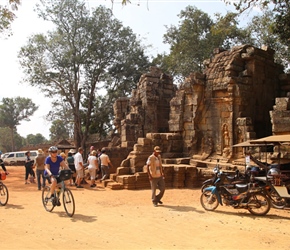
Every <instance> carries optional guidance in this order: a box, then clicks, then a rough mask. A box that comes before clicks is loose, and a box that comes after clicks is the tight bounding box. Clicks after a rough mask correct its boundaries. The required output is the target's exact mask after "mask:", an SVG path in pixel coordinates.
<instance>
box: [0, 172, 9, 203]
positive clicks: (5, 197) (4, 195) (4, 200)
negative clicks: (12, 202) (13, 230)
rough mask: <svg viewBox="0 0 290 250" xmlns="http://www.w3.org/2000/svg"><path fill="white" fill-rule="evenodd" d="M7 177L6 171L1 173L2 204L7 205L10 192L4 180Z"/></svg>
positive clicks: (0, 194)
mask: <svg viewBox="0 0 290 250" xmlns="http://www.w3.org/2000/svg"><path fill="white" fill-rule="evenodd" d="M5 179H6V173H3V172H2V173H0V205H1V206H5V205H6V204H7V202H8V198H9V193H8V188H7V187H6V185H5V184H4V183H3V182H2V181H3V180H5Z"/></svg>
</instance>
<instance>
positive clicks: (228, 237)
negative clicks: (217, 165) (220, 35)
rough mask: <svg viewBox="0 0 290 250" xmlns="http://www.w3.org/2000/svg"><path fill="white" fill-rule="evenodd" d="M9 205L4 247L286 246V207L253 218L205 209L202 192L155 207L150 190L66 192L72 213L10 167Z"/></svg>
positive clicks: (3, 221)
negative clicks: (46, 200) (46, 201)
mask: <svg viewBox="0 0 290 250" xmlns="http://www.w3.org/2000/svg"><path fill="white" fill-rule="evenodd" d="M8 170H9V172H10V175H9V176H7V179H6V180H5V181H4V182H5V184H6V185H7V187H8V189H9V195H10V197H9V201H8V204H7V205H6V206H4V207H0V213H1V217H0V225H1V243H0V248H1V249H62V250H63V249H82V250H83V249H126V250H128V249H210V250H211V249H251V250H258V249H290V240H289V239H290V237H289V221H290V211H289V210H276V209H271V210H270V212H269V213H268V215H266V216H263V217H257V216H253V215H251V214H250V213H249V212H248V211H246V210H235V209H233V208H231V207H222V206H219V207H218V208H217V210H216V211H214V212H207V211H205V210H204V209H203V208H202V207H201V205H200V202H199V197H200V190H199V189H167V190H166V192H165V195H164V198H163V202H164V204H163V205H160V206H158V207H154V206H152V203H151V202H150V190H138V191H132V190H116V191H113V190H110V189H105V188H102V187H101V186H100V184H98V188H97V189H96V188H94V189H91V188H90V187H89V185H85V188H84V189H76V188H75V187H72V188H71V190H72V192H73V195H74V197H75V202H76V212H75V215H74V216H73V217H72V218H70V217H68V216H67V215H66V213H65V211H64V208H63V206H61V207H56V208H55V209H54V210H53V211H52V212H51V213H49V212H46V211H45V210H44V208H43V205H42V202H41V191H38V190H37V185H36V184H29V185H25V184H24V167H23V166H19V167H10V166H8Z"/></svg>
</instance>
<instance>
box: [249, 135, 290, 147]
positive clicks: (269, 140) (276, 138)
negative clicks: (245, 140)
mask: <svg viewBox="0 0 290 250" xmlns="http://www.w3.org/2000/svg"><path fill="white" fill-rule="evenodd" d="M285 142H290V134H288V135H271V136H267V137H263V138H260V139H257V140H251V141H250V144H267V145H268V144H279V143H281V144H282V143H285Z"/></svg>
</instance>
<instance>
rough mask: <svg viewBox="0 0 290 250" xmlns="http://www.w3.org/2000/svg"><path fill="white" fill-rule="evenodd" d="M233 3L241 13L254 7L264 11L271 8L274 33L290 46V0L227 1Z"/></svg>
mask: <svg viewBox="0 0 290 250" xmlns="http://www.w3.org/2000/svg"><path fill="white" fill-rule="evenodd" d="M225 2H226V3H227V4H233V5H234V6H235V8H236V10H237V11H239V13H240V14H241V13H244V12H246V11H249V10H252V9H253V8H254V7H256V8H260V9H261V10H263V11H265V10H266V11H267V10H269V9H270V10H271V12H272V15H273V17H274V19H273V33H274V34H276V35H278V36H279V38H280V41H281V42H283V43H284V44H285V45H287V46H289V43H290V2H289V1H288V0H249V1H244V0H239V1H236V2H233V1H227V0H225Z"/></svg>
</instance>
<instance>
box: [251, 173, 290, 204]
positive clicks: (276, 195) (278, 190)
mask: <svg viewBox="0 0 290 250" xmlns="http://www.w3.org/2000/svg"><path fill="white" fill-rule="evenodd" d="M254 180H255V181H256V183H257V184H258V185H259V186H260V187H262V188H263V191H264V193H265V195H266V196H267V197H268V198H269V200H270V202H271V205H272V206H273V207H274V208H277V209H290V178H289V177H287V176H285V175H282V174H281V172H280V170H279V169H277V168H271V169H270V170H269V171H268V173H267V175H266V176H255V177H254Z"/></svg>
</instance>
